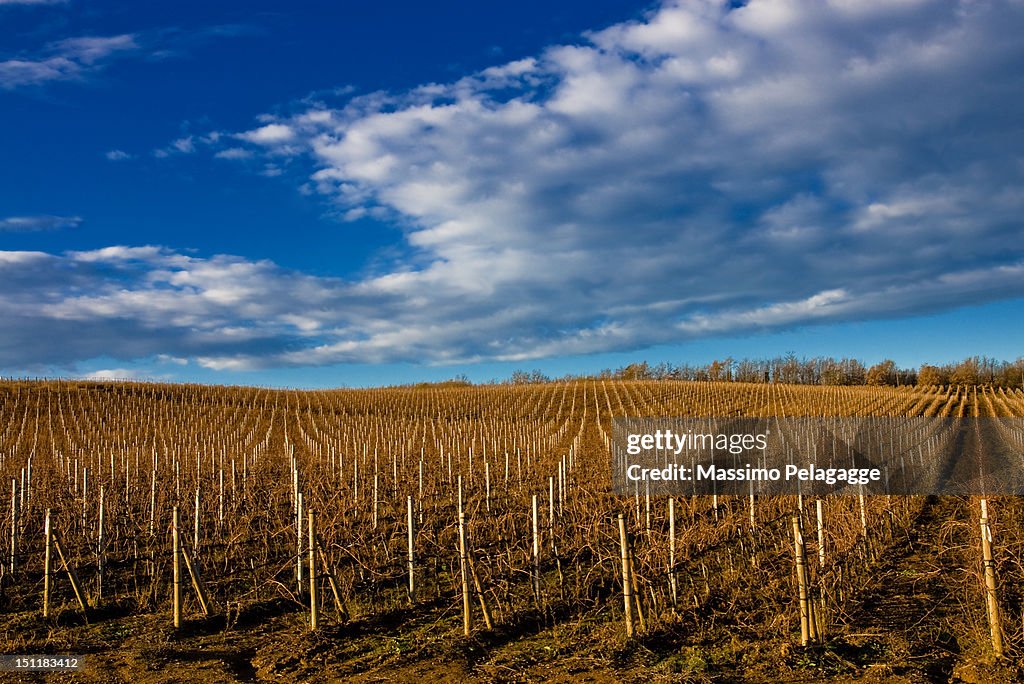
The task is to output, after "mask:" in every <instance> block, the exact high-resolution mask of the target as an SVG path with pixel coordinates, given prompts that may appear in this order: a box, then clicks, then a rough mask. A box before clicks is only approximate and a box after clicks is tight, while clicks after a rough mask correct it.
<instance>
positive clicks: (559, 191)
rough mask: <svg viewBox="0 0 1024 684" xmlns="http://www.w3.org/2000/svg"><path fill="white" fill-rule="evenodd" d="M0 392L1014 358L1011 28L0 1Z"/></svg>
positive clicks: (670, 8) (845, 1) (687, 10)
mask: <svg viewBox="0 0 1024 684" xmlns="http://www.w3.org/2000/svg"><path fill="white" fill-rule="evenodd" d="M0 25H2V26H3V31H2V36H3V37H2V38H0V121H2V122H3V124H4V126H3V130H4V134H3V135H2V136H0V160H2V161H0V317H2V319H3V321H4V324H3V327H2V328H0V373H2V374H4V375H64V376H68V375H72V376H87V375H94V376H96V377H137V378H154V379H167V380H176V381H177V380H181V381H201V382H212V383H246V384H265V385H284V386H317V387H320V386H333V385H373V384H388V383H399V382H410V381H418V380H431V379H443V378H446V377H450V376H452V375H455V374H459V373H465V374H466V375H468V376H469V377H471V378H472V379H475V380H486V379H489V378H493V377H502V376H507V375H508V374H509V373H511V371H512V370H514V369H516V368H531V369H532V368H540V369H543V370H544V371H546V372H548V373H550V374H554V375H560V374H562V373H566V372H589V371H596V370H598V369H600V368H604V367H609V366H611V367H614V366H618V365H622V364H625V363H628V362H630V361H634V360H638V359H648V360H650V361H662V360H669V361H674V362H691V363H694V362H707V361H710V360H711V359H714V358H724V357H726V356H733V357H737V358H738V357H743V356H750V357H757V356H769V355H775V354H782V353H785V352H788V351H793V352H795V353H796V354H797V355H799V356H804V355H806V356H813V355H835V356H848V355H852V356H858V357H861V358H863V359H865V360H866V361H868V362H872V361H876V360H880V359H882V358H886V357H890V358H893V359H895V360H897V361H898V362H899V363H901V364H904V365H918V364H920V363H922V362H925V361H938V362H944V361H950V360H955V359H958V358H961V357H964V356H967V355H973V354H987V355H990V356H996V357H1000V358H1015V357H1017V356H1019V355H1020V354H1021V353H1022V352H1021V351H1020V344H1019V342H1020V340H1022V339H1024V336H1022V332H1024V323H1022V322H1021V321H1022V320H1024V317H1022V314H1024V299H1022V298H1024V240H1022V239H1021V237H1022V233H1024V231H1022V227H1024V226H1022V218H1021V217H1022V216H1024V211H1022V210H1024V183H1022V182H1021V181H1022V175H1024V131H1022V128H1021V123H1020V122H1021V121H1024V87H1022V86H1024V83H1022V80H1024V75H1022V74H1024V43H1022V42H1021V41H1020V39H1019V36H1020V35H1021V30H1022V29H1024V8H1022V6H1021V4H1020V3H1019V2H1012V1H1011V0H1004V1H1002V2H1000V1H997V0H988V1H981V2H966V0H965V1H964V2H950V1H948V0H935V1H931V0H888V1H884V0H878V1H874V2H867V1H861V0H856V1H855V0H830V1H829V2H800V1H797V0H751V2H748V3H745V4H743V3H728V2H717V1H715V0H689V1H685V2H680V3H665V4H641V3H635V4H631V3H623V2H589V3H555V4H554V5H552V4H551V3H544V4H542V3H539V2H522V3H516V4H514V5H509V4H505V5H502V4H498V3H475V4H473V3H471V4H466V3H392V4H390V5H388V6H387V7H386V8H384V7H380V6H377V5H373V4H371V3H358V4H357V3H328V2H322V3H302V4H301V5H299V6H297V7H292V6H288V7H285V6H283V5H281V4H280V3H269V2H263V3H260V2H255V3H253V2H247V3H244V4H242V3H233V2H221V3H198V2H183V3H174V4H171V5H169V4H160V3H115V2H83V1H80V0H67V1H64V2H60V1H57V2H45V1H38V0H37V1H34V2H24V1H19V0H0Z"/></svg>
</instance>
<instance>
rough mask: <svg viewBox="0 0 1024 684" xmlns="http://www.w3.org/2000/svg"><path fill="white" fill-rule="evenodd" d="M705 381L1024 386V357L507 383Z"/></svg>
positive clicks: (624, 371)
mask: <svg viewBox="0 0 1024 684" xmlns="http://www.w3.org/2000/svg"><path fill="white" fill-rule="evenodd" d="M556 379H557V380H574V379H598V380H705V381H718V382H762V383H771V382H778V383H787V384H795V385H891V386H900V385H991V386H994V387H1024V357H1021V358H1018V359H1017V360H1016V361H1002V360H998V359H993V358H990V357H988V356H971V357H968V358H966V359H963V360H962V361H959V362H955V363H947V364H941V365H940V364H928V363H926V364H923V365H921V366H920V367H919V368H900V367H899V366H897V365H896V362H895V361H893V360H892V359H886V360H884V361H881V362H879V363H876V364H874V365H872V366H870V367H869V366H867V365H866V364H864V363H863V362H862V361H860V360H859V359H852V358H841V359H836V358H833V357H831V356H815V357H811V358H797V356H796V354H794V353H792V352H790V353H788V354H785V355H783V356H776V357H772V358H765V359H740V360H736V359H733V358H732V357H727V358H725V359H720V360H719V359H716V360H714V361H712V362H711V363H708V364H689V363H681V364H674V363H671V362H668V361H663V362H661V363H657V364H650V363H648V362H646V361H640V362H637V363H630V364H627V365H625V366H622V367H620V368H616V369H614V370H613V369H610V368H606V369H604V370H601V371H600V372H598V373H596V374H589V375H566V376H563V377H561V378H551V377H549V376H547V375H545V374H544V373H543V372H541V371H539V370H533V371H525V370H517V371H514V372H513V373H512V375H511V376H510V377H509V378H508V379H507V380H505V381H504V382H506V383H508V384H513V385H523V384H531V383H542V382H551V381H552V380H556Z"/></svg>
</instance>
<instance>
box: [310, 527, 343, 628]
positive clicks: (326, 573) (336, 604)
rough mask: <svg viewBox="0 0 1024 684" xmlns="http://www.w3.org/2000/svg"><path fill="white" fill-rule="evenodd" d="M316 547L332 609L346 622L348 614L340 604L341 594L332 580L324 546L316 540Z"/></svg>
mask: <svg viewBox="0 0 1024 684" xmlns="http://www.w3.org/2000/svg"><path fill="white" fill-rule="evenodd" d="M316 546H317V549H318V550H319V551H320V569H321V570H322V571H323V574H324V576H325V577H326V578H327V585H328V586H329V587H330V588H331V595H332V597H333V598H334V607H335V608H336V609H337V610H338V615H339V616H340V617H341V619H342V620H347V619H348V612H347V611H346V610H345V606H344V604H343V603H342V602H341V592H339V591H338V583H337V582H336V581H335V580H334V573H333V572H331V566H330V564H329V563H328V562H327V554H326V553H324V545H323V544H322V543H320V540H319V539H317V540H316Z"/></svg>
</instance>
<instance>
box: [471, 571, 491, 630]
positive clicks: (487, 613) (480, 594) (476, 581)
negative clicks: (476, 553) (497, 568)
mask: <svg viewBox="0 0 1024 684" xmlns="http://www.w3.org/2000/svg"><path fill="white" fill-rule="evenodd" d="M469 572H470V574H471V575H472V576H473V586H474V587H475V588H476V597H477V599H478V600H479V601H480V612H481V613H483V614H484V624H485V625H487V629H489V630H492V629H494V620H492V619H491V607H490V606H489V605H488V604H487V596H486V595H485V594H484V585H483V583H481V582H480V577H479V576H478V575H477V574H476V562H475V561H474V560H473V554H472V553H470V554H469Z"/></svg>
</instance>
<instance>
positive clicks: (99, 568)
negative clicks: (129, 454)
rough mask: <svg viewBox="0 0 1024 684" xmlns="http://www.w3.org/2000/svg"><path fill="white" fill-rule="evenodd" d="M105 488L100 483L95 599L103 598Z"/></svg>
mask: <svg viewBox="0 0 1024 684" xmlns="http://www.w3.org/2000/svg"><path fill="white" fill-rule="evenodd" d="M105 509H106V489H105V488H104V487H103V485H100V516H99V531H98V532H99V533H98V535H97V540H96V554H97V558H96V597H97V599H102V598H103V570H104V563H103V548H104V546H105V545H106V541H107V540H106V537H105V535H104V530H103V526H104V522H105V517H106V510H105Z"/></svg>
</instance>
